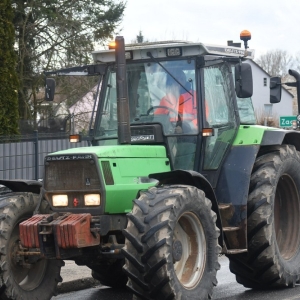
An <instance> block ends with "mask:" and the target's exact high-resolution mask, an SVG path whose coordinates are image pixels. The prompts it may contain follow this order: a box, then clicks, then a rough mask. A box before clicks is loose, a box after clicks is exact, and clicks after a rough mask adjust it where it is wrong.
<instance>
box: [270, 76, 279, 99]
mask: <svg viewBox="0 0 300 300" xmlns="http://www.w3.org/2000/svg"><path fill="white" fill-rule="evenodd" d="M280 100H281V78H280V77H271V78H270V103H279V102H280Z"/></svg>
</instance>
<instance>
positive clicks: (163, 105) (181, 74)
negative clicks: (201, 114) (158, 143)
mask: <svg viewBox="0 0 300 300" xmlns="http://www.w3.org/2000/svg"><path fill="white" fill-rule="evenodd" d="M126 68H127V82H128V97H129V108H130V123H131V124H134V123H143V122H144V123H146V122H147V123H149V122H155V123H157V122H158V123H160V124H162V127H163V131H164V134H165V135H174V134H175V135H176V134H181V133H184V134H195V133H197V131H198V125H197V124H198V122H197V107H196V103H197V101H196V95H195V92H194V89H195V62H194V60H190V59H189V60H176V61H163V62H160V63H157V62H152V61H151V62H146V63H144V62H143V63H133V64H127V66H126ZM101 102H102V103H101V104H102V105H100V109H101V120H100V122H98V128H95V129H96V130H95V132H96V136H95V137H96V138H100V139H106V138H114V137H117V128H118V124H117V93H116V73H115V70H114V68H111V69H110V70H109V72H108V81H107V84H106V90H105V97H104V101H101ZM179 125H180V127H181V130H179V129H178V127H179ZM183 131H185V132H183Z"/></svg>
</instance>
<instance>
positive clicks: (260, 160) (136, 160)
mask: <svg viewBox="0 0 300 300" xmlns="http://www.w3.org/2000/svg"><path fill="white" fill-rule="evenodd" d="M250 38H251V35H250V33H249V32H248V31H243V32H242V33H241V39H242V40H243V41H244V45H245V49H242V48H238V47H232V46H213V45H207V44H202V43H189V42H182V41H169V42H155V43H143V44H131V45H125V43H124V39H123V37H117V38H116V40H115V42H116V43H115V48H114V49H109V50H102V51H96V52H93V58H94V64H93V65H87V66H79V67H74V68H69V69H64V70H59V71H51V72H46V75H47V79H46V98H47V100H53V98H54V94H55V79H54V77H55V76H59V75H62V76H64V75H87V76H98V77H99V85H98V89H97V95H96V97H95V107H94V109H93V111H95V112H96V113H95V114H94V116H93V117H92V121H91V128H90V130H89V140H88V141H89V144H90V146H89V147H82V148H75V149H74V148H73V149H70V150H66V151H59V152H56V153H52V154H49V155H47V156H46V158H45V167H44V176H43V185H42V187H41V192H40V193H39V194H37V193H28V194H26V196H24V195H23V194H22V195H18V194H12V195H7V196H6V197H4V198H3V200H2V202H1V204H0V209H1V213H0V216H1V218H0V228H1V231H0V253H1V265H0V266H1V284H2V288H1V293H2V295H1V297H2V299H10V298H14V299H30V300H31V299H50V298H51V296H52V295H54V293H55V290H56V286H57V283H58V282H59V281H60V280H61V278H60V269H61V266H62V265H63V260H73V261H75V262H76V263H77V264H78V265H86V266H88V267H89V268H91V270H92V275H93V277H94V278H96V279H98V280H99V281H100V282H101V283H102V284H104V285H107V286H111V287H116V288H120V287H125V286H126V283H127V287H128V288H129V289H131V291H132V292H133V294H134V297H135V298H136V299H165V300H166V299H210V298H211V297H212V293H213V287H214V286H216V285H217V279H216V273H217V271H218V269H219V268H220V265H219V263H218V257H219V255H220V254H225V255H226V256H227V257H228V258H229V261H230V270H231V272H233V273H234V274H235V275H236V280H237V282H239V283H240V284H243V285H244V286H245V287H248V288H254V289H262V288H273V287H274V288H275V287H288V286H289V287H293V286H295V284H296V283H297V282H299V280H300V197H299V190H300V172H299V170H300V154H299V152H298V151H300V135H299V132H297V131H288V130H280V129H276V128H270V127H263V126H258V125H255V124H256V120H255V114H254V110H253V106H252V102H251V98H250V97H251V96H252V92H253V82H252V71H251V64H250V63H249V60H251V59H253V57H254V51H253V50H250V49H249V48H248V41H249V39H250ZM247 61H248V62H247ZM291 72H292V73H293V74H294V75H295V74H297V73H296V72H295V71H291ZM50 77H51V78H50ZM295 78H296V76H295ZM295 84H296V85H298V84H299V82H298V80H297V81H296V83H295ZM280 98H281V81H280V78H277V77H276V78H271V79H270V101H271V103H277V102H279V101H280ZM31 216H32V217H31Z"/></svg>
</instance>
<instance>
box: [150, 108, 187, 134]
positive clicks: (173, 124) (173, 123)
mask: <svg viewBox="0 0 300 300" xmlns="http://www.w3.org/2000/svg"><path fill="white" fill-rule="evenodd" d="M157 108H162V109H166V110H168V111H169V113H170V112H172V113H174V114H175V116H176V115H177V120H175V121H172V120H170V119H169V118H168V119H169V122H170V125H171V128H170V129H169V130H167V129H166V128H165V129H166V130H167V131H170V133H174V130H175V132H176V131H177V130H179V132H178V133H180V132H182V128H181V124H182V116H181V114H180V113H178V111H176V110H175V109H173V108H171V107H168V106H164V105H154V106H152V107H150V108H149V109H148V110H147V112H146V115H147V116H149V114H150V113H151V111H153V110H155V109H157ZM169 113H168V114H161V115H166V116H167V115H169Z"/></svg>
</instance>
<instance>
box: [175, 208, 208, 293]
mask: <svg viewBox="0 0 300 300" xmlns="http://www.w3.org/2000/svg"><path fill="white" fill-rule="evenodd" d="M174 241H179V242H180V243H181V245H182V256H181V258H180V260H179V261H177V262H175V263H174V270H175V273H176V276H177V278H178V280H179V281H180V283H181V284H182V285H183V286H184V287H185V288H186V289H192V288H194V287H195V286H196V285H197V284H198V283H199V281H200V280H201V278H202V275H203V272H204V269H205V264H206V238H205V234H204V230H203V227H202V224H201V222H200V220H199V219H198V217H197V216H196V215H195V214H193V213H191V212H187V213H184V214H183V215H182V216H181V217H180V218H179V220H178V222H177V224H176V226H175V230H174Z"/></svg>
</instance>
